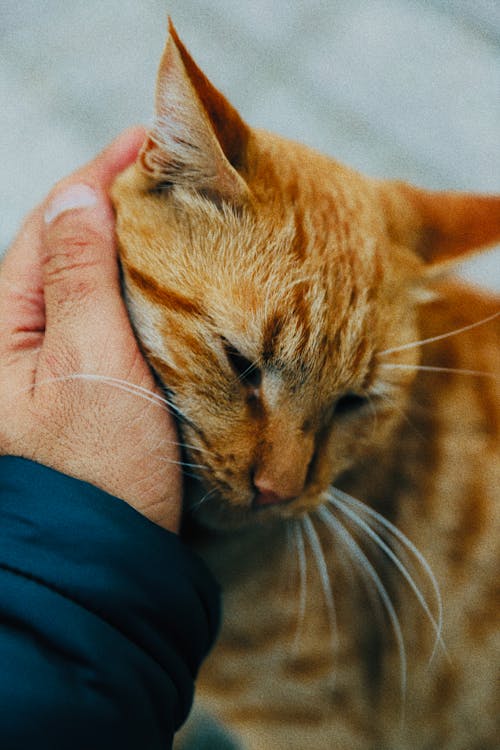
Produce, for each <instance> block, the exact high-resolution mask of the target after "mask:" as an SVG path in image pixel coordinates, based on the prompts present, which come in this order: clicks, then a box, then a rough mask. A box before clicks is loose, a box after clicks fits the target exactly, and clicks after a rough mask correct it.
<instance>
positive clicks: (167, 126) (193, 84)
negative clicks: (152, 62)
mask: <svg viewBox="0 0 500 750" xmlns="http://www.w3.org/2000/svg"><path fill="white" fill-rule="evenodd" d="M249 132H250V131H249V128H248V126H247V125H246V124H245V123H244V122H243V121H242V119H241V118H240V116H239V114H238V113H237V112H236V110H235V109H234V107H232V106H231V104H230V103H229V102H228V101H227V100H226V99H225V98H224V97H223V96H222V94H220V93H219V92H218V91H217V89H215V88H214V87H213V86H212V84H211V83H210V81H209V80H208V79H207V77H206V76H205V75H204V73H202V71H201V70H200V69H199V68H198V66H197V65H196V63H195V62H194V61H193V59H192V58H191V56H190V55H189V53H188V51H187V50H186V48H185V47H184V45H183V44H182V42H181V41H180V39H179V37H178V36H177V32H176V31H175V28H174V26H173V24H172V22H171V21H169V36H168V40H167V44H166V47H165V51H164V53H163V57H162V60H161V63H160V68H159V71H158V79H157V84H156V116H155V124H154V126H153V129H152V130H151V132H150V133H149V135H148V138H147V139H146V142H145V143H144V146H143V148H142V150H141V153H140V154H139V164H140V165H141V167H142V169H143V171H144V172H145V173H146V174H147V175H148V177H149V178H150V180H151V183H152V186H155V185H158V186H159V185H162V186H163V185H165V186H169V185H172V186H173V185H178V186H181V187H185V188H187V189H192V190H195V191H197V192H200V193H202V194H204V195H206V196H208V197H209V198H211V199H213V200H214V201H216V202H220V201H221V200H225V201H229V202H230V203H233V204H238V203H241V202H242V201H244V200H246V198H247V197H248V187H247V185H246V183H245V181H244V179H243V178H242V176H241V174H240V173H239V171H244V169H245V162H246V148H247V142H248V137H249Z"/></svg>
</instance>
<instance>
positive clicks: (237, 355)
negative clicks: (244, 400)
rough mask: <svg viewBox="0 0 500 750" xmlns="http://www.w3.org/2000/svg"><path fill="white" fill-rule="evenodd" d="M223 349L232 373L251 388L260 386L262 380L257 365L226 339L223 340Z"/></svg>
mask: <svg viewBox="0 0 500 750" xmlns="http://www.w3.org/2000/svg"><path fill="white" fill-rule="evenodd" d="M224 351H225V352H226V357H227V359H228V362H229V364H230V365H231V367H232V369H233V372H234V374H235V375H236V376H237V377H238V380H240V381H241V382H242V383H243V384H244V385H247V386H250V387H251V388H260V384H261V382H262V371H261V370H260V368H259V367H257V365H256V364H255V362H252V361H251V360H249V359H247V357H245V356H244V355H243V354H241V352H239V351H238V350H237V349H236V348H235V347H234V346H232V344H230V343H229V342H228V341H225V342H224Z"/></svg>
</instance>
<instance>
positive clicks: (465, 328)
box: [377, 311, 500, 357]
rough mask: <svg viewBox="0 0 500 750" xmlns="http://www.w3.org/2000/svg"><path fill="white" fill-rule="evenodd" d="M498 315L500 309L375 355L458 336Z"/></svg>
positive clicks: (404, 349) (383, 354)
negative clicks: (473, 320) (459, 325)
mask: <svg viewBox="0 0 500 750" xmlns="http://www.w3.org/2000/svg"><path fill="white" fill-rule="evenodd" d="M499 315H500V311H499V312H496V313H493V315H488V317H487V318H483V319H482V320H478V321H476V322H475V323H471V324H470V325H467V326H462V327H461V328H456V329H455V330H453V331H449V332H448V333H441V334H440V335H439V336H431V338H428V339H421V340H420V341H412V342H410V343H409V344H402V345H401V346H393V347H391V348H390V349H385V350H384V351H383V352H379V353H378V355H377V356H379V357H385V356H386V355H387V354H393V353H394V352H403V351H406V350H407V349H415V348H416V347H417V346H423V345H424V344H431V343H433V342H434V341H442V340H443V339H447V338H450V337H451V336H458V334H459V333H465V331H470V330H471V329H472V328H477V326H482V325H484V324H485V323H489V322H490V321H491V320H495V318H498V316H499Z"/></svg>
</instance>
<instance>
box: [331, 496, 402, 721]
mask: <svg viewBox="0 0 500 750" xmlns="http://www.w3.org/2000/svg"><path fill="white" fill-rule="evenodd" d="M317 515H318V516H319V517H320V518H321V520H322V521H323V523H324V524H325V525H326V526H327V527H328V528H330V529H331V530H332V531H333V532H334V533H335V534H336V536H337V537H339V538H340V539H341V540H342V541H343V542H344V544H345V545H346V547H347V548H348V549H349V550H350V554H351V555H352V557H353V559H355V560H357V562H358V564H359V565H360V566H361V568H362V569H363V570H364V571H365V573H366V575H367V576H368V577H369V578H370V579H371V581H372V582H373V584H374V586H375V588H376V590H377V592H378V594H379V596H380V599H381V600H382V603H383V605H384V607H385V610H386V612H387V615H388V617H389V620H390V622H391V626H392V629H393V632H394V636H395V638H396V644H397V649H398V655H399V664H400V689H401V718H402V721H403V717H404V706H405V699H406V687H407V671H408V668H407V659H406V647H405V642H404V638H403V631H402V628H401V623H400V622H399V618H398V616H397V613H396V609H395V607H394V604H393V603H392V600H391V598H390V596H389V594H388V593H387V589H386V588H385V586H384V584H383V583H382V580H381V578H380V576H379V575H378V573H377V571H376V570H375V568H374V567H373V565H372V564H371V562H370V561H369V559H368V557H367V556H366V555H365V553H364V552H363V550H362V549H361V547H360V546H359V544H358V543H357V541H356V540H355V539H354V537H353V536H352V535H351V534H350V533H349V532H348V531H347V529H346V527H345V526H344V524H343V523H342V522H341V521H339V519H338V518H337V517H336V516H334V515H333V513H331V512H330V511H329V510H328V509H327V508H326V507H325V506H323V507H321V508H319V510H318V511H317Z"/></svg>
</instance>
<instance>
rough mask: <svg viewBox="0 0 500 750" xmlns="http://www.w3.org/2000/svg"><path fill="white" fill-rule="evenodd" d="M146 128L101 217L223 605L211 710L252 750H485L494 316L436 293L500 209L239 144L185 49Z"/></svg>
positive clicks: (492, 739)
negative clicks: (166, 398) (108, 217)
mask: <svg viewBox="0 0 500 750" xmlns="http://www.w3.org/2000/svg"><path fill="white" fill-rule="evenodd" d="M156 103H157V121H156V123H155V126H154V127H153V129H152V131H151V133H150V134H149V137H148V139H147V140H146V143H145V144H144V147H143V150H142V153H141V155H140V158H139V159H138V161H137V163H136V164H135V165H133V166H132V167H130V168H129V169H128V170H127V171H126V172H124V173H123V174H122V175H121V176H120V177H119V178H118V180H117V182H116V183H115V186H114V188H113V199H114V203H115V206H116V210H117V227H118V240H119V245H120V254H121V262H122V266H123V274H124V284H125V291H126V298H127V302H128V306H129V310H130V314H131V318H132V321H133V323H134V326H135V329H136V331H137V335H138V338H139V340H140V342H141V344H142V347H143V350H144V352H145V354H146V356H147V357H149V359H150V362H151V365H152V366H153V367H154V369H155V371H156V373H157V374H158V376H159V378H160V379H161V380H162V381H163V383H164V384H165V386H166V388H167V389H168V390H169V392H170V395H171V398H172V400H173V401H174V403H175V406H176V408H177V409H178V410H179V413H180V418H179V429H180V432H181V436H182V440H183V442H184V443H185V445H186V461H188V462H189V463H190V464H194V465H197V468H196V467H195V468H193V467H192V466H191V467H190V468H189V473H193V472H195V473H196V474H197V476H198V477H199V484H198V485H197V486H194V485H193V486H191V484H188V485H187V490H186V511H187V522H186V535H187V537H188V538H190V539H191V540H192V544H193V545H195V547H196V548H197V549H198V550H199V551H200V553H201V554H202V555H203V556H204V557H205V558H206V560H207V561H208V562H209V564H210V565H211V567H212V569H213V570H214V572H215V574H216V576H217V577H218V579H219V580H220V582H221V584H222V585H223V589H224V596H225V600H224V601H225V605H224V610H225V615H224V625H223V629H222V633H221V636H220V639H219V643H218V646H217V647H216V648H215V650H214V652H213V653H212V655H211V656H210V658H209V659H208V661H207V663H206V665H205V666H204V668H203V670H202V674H201V676H200V680H199V691H198V692H199V698H200V702H201V703H202V704H203V705H204V706H205V707H206V708H208V710H210V711H211V712H212V713H213V714H214V715H215V716H216V717H218V718H219V719H220V720H221V721H223V722H224V723H226V725H227V726H228V727H229V728H230V729H231V730H232V731H233V732H234V733H235V734H236V736H237V737H238V738H239V740H240V742H242V746H243V747H244V748H247V749H248V750H271V749H272V750H306V748H308V749H310V750H332V749H333V748H335V749H336V750H424V749H425V750H494V748H497V747H498V737H499V735H498V734H497V731H498V727H497V725H496V717H497V716H498V703H497V698H498V692H497V691H498V682H497V678H498V673H497V664H498V655H499V641H498V629H497V626H498V621H497V615H498V609H497V605H498V596H497V594H498V592H497V591H496V588H495V586H496V583H495V582H496V575H497V539H498V530H499V528H498V527H499V517H498V498H495V495H497V494H498V490H499V487H500V481H499V479H500V477H499V471H498V448H499V426H498V422H499V418H500V411H499V391H498V380H497V375H498V371H499V358H500V355H499V349H498V322H499V319H498V318H495V314H496V313H497V311H498V310H499V304H498V300H495V299H493V298H490V297H488V295H486V294H485V293H482V292H480V291H478V290H472V289H470V288H467V287H466V286H465V285H461V284H459V283H457V282H454V281H447V280H443V277H442V271H443V268H444V267H445V266H446V265H447V264H450V263H451V262H453V261H454V260H456V259H457V258H458V257H462V256H463V255H464V254H466V253H470V252H474V251H476V250H477V249H478V248H479V247H480V246H485V245H487V244H492V243H494V242H495V241H498V240H499V239H500V200H499V199H498V198H494V197H488V196H474V195H462V194H454V193H444V194H440V193H430V192H425V191H422V190H418V189H416V188H413V187H410V186H409V185H406V184H403V183H393V182H384V181H376V180H373V179H368V178H366V177H364V176H362V175H360V174H357V173H356V172H354V171H352V170H350V169H348V168H346V167H345V166H342V165H341V164H339V163H337V162H336V161H334V160H332V159H331V158H328V157H326V156H323V155H321V154H319V153H316V152H314V151H312V150H311V149H308V148H305V147H304V146H301V145H298V144H296V143H292V142H289V141H286V140H284V139H282V138H279V137H278V136H275V135H272V134H270V133H267V132H263V131H258V130H253V129H251V128H249V127H248V126H247V125H246V124H245V123H244V122H243V121H242V120H241V118H240V116H239V115H238V114H237V113H236V111H235V110H234V109H233V108H232V107H231V105H230V104H229V103H228V102H226V100H225V99H224V98H223V97H222V95H221V94H220V93H219V92H217V91H216V89H214V88H213V86H212V84H211V83H210V82H209V81H208V79H207V78H206V77H205V76H204V74H203V73H202V72H201V71H200V70H199V69H198V68H197V66H196V65H195V63H194V62H193V61H192V59H191V58H190V56H189V54H188V52H187V51H186V49H185V48H184V46H183V45H182V43H181V42H180V40H179V39H178V37H177V34H176V33H175V30H173V28H171V32H170V36H169V40H168V43H167V47H166V50H165V53H164V56H163V59H162V63H161V66H160V72H159V78H158V85H157V94H156ZM481 320H485V321H486V322H484V324H482V325H478V326H475V327H472V328H469V326H471V325H472V324H475V323H477V322H479V321H481ZM457 329H466V330H463V331H462V332H461V333H457V334H456V335H450V336H447V337H444V338H441V335H442V334H447V333H451V332H453V331H456V330H457ZM436 337H437V340H433V341H430V342H427V343H423V344H421V345H420V344H418V345H417V344H415V345H413V346H409V347H405V346H404V345H405V344H408V343H412V342H419V341H422V340H427V339H435V338H436ZM417 366H418V367H421V368H424V369H417ZM426 368H429V369H426ZM436 368H437V369H436ZM445 368H449V370H451V371H445ZM459 370H464V372H458V371H459ZM478 372H480V373H486V374H478ZM187 481H188V482H190V481H191V480H187ZM332 487H334V488H336V489H334V490H332V489H331V488H332ZM262 488H264V489H262ZM342 492H343V493H346V494H342ZM259 493H260V494H259ZM348 496H351V498H350V497H348ZM352 498H355V499H354V500H353V499H352ZM356 499H358V500H360V501H362V502H363V503H365V504H366V506H368V510H365V509H364V508H365V507H366V506H360V505H359V504H358V503H357V502H356ZM375 513H380V514H381V516H376V515H374V514H375ZM381 519H387V522H385V521H384V520H381ZM389 523H390V524H394V525H395V527H396V528H397V529H398V530H399V532H401V533H402V534H404V535H405V537H402V536H399V535H398V534H399V532H397V531H395V530H394V527H393V526H390V525H389ZM406 537H407V538H408V539H409V540H411V544H410V543H409V542H407V541H405V539H406ZM377 540H378V541H377ZM412 544H413V545H415V547H416V548H418V550H419V552H420V553H421V555H423V556H424V557H425V561H424V560H423V559H422V558H420V557H419V556H418V555H419V553H417V552H416V551H415V549H414V548H413V547H412V546H411V545H412ZM427 566H429V567H427ZM430 569H432V574H433V575H434V576H435V581H434V579H433V578H432V575H431V573H430ZM436 585H438V586H439V590H440V596H441V598H442V609H443V613H442V620H443V622H442V639H441V640H442V642H438V643H437V645H436V649H435V651H436V652H435V654H434V657H433V659H432V662H431V663H430V664H429V659H430V657H431V654H432V652H433V649H434V646H435V641H436V629H438V628H440V627H441V626H440V623H439V622H438V621H439V617H440V615H439V607H440V605H439V598H438V593H437V591H436ZM405 659H406V668H405V665H404V663H405ZM405 682H406V684H405Z"/></svg>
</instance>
